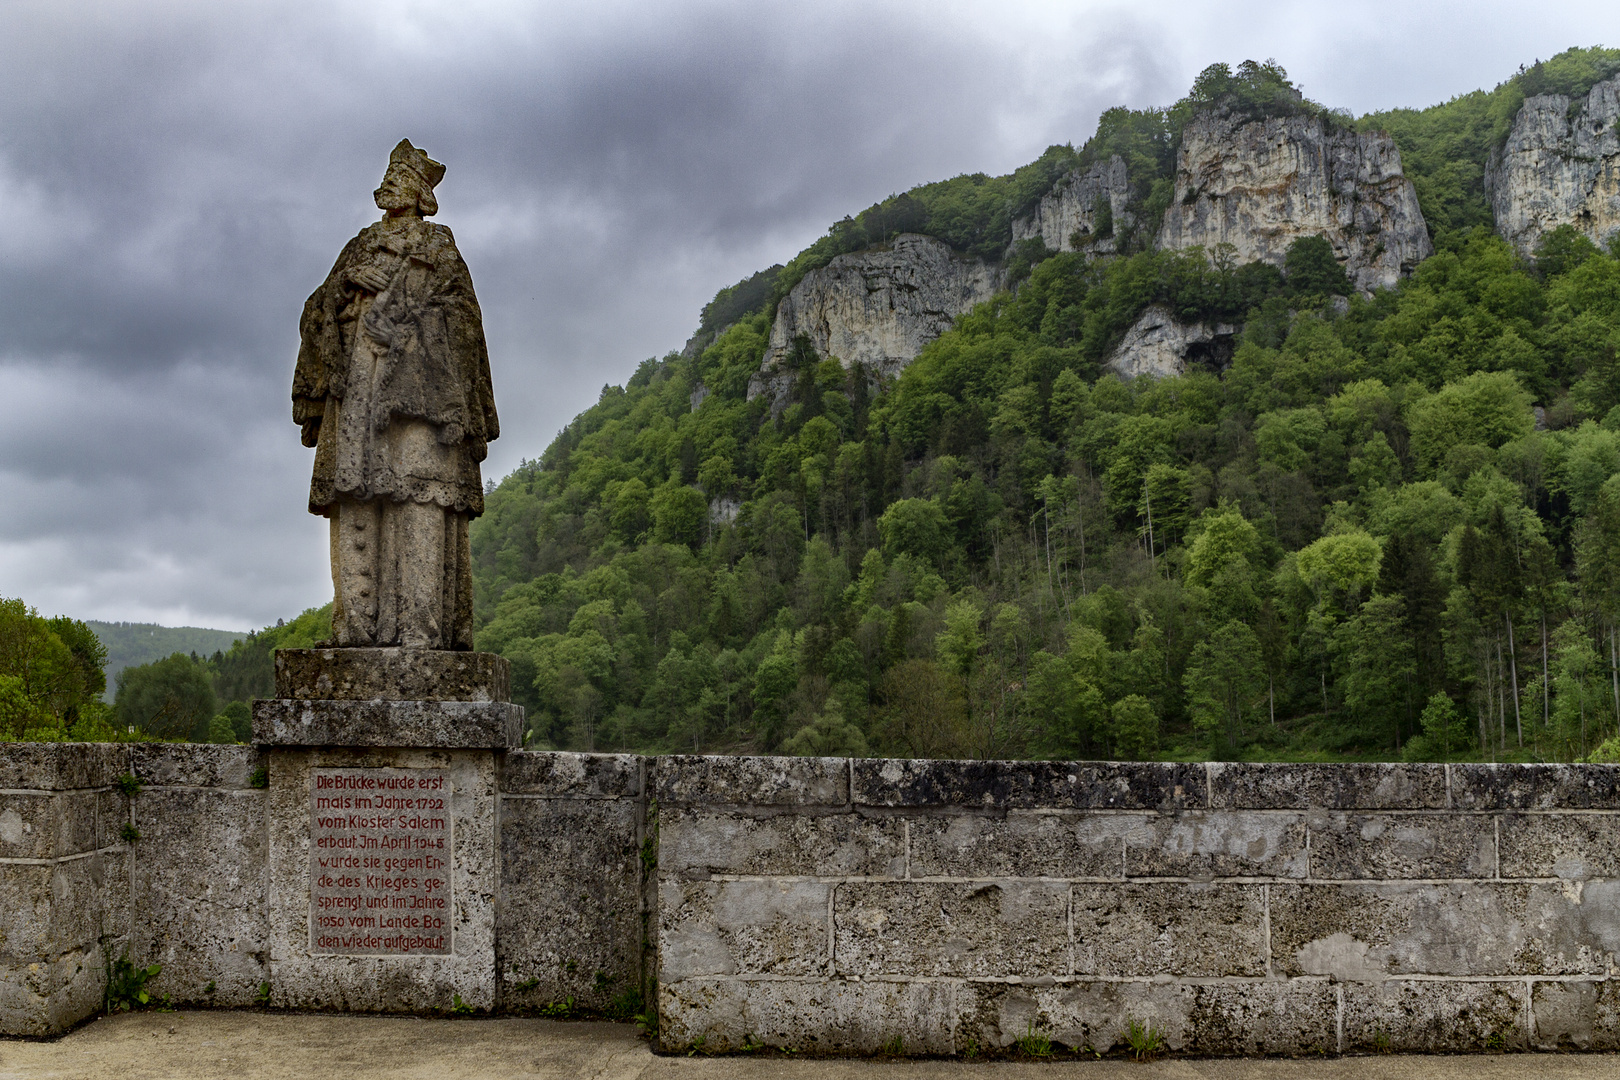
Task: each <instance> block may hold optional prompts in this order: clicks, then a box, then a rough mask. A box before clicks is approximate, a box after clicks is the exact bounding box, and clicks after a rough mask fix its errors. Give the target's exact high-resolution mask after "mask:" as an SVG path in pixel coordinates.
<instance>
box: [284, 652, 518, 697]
mask: <svg viewBox="0 0 1620 1080" xmlns="http://www.w3.org/2000/svg"><path fill="white" fill-rule="evenodd" d="M276 697H278V698H296V699H300V700H311V699H318V700H339V701H365V700H371V699H381V700H385V701H499V702H506V701H511V700H512V665H511V664H510V663H508V662H507V660H506V658H505V657H504V656H499V655H497V654H495V653H482V652H453V651H450V650H446V649H403V648H392V649H385V648H376V649H368V648H346V649H277V650H276Z"/></svg>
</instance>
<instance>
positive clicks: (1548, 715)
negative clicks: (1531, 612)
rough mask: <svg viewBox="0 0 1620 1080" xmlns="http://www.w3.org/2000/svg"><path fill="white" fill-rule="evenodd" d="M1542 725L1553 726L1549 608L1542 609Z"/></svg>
mask: <svg viewBox="0 0 1620 1080" xmlns="http://www.w3.org/2000/svg"><path fill="white" fill-rule="evenodd" d="M1541 726H1542V727H1544V728H1545V727H1552V690H1551V687H1550V686H1549V679H1548V675H1547V609H1546V608H1542V609H1541Z"/></svg>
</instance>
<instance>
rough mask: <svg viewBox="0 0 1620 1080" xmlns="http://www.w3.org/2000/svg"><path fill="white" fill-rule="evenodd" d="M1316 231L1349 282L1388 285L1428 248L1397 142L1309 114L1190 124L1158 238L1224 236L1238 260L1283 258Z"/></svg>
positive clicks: (1212, 241) (1180, 241) (1210, 116)
mask: <svg viewBox="0 0 1620 1080" xmlns="http://www.w3.org/2000/svg"><path fill="white" fill-rule="evenodd" d="M1317 235H1321V236H1324V237H1326V238H1327V240H1328V242H1329V243H1330V244H1332V245H1333V251H1334V253H1335V255H1337V256H1338V258H1339V261H1340V263H1341V264H1342V265H1343V266H1344V269H1345V272H1346V273H1347V274H1348V275H1349V277H1350V281H1351V282H1352V283H1353V284H1354V285H1355V287H1356V288H1358V289H1362V290H1371V289H1375V288H1389V287H1391V286H1393V285H1394V284H1395V283H1396V282H1397V281H1398V280H1400V278H1401V277H1402V275H1404V274H1407V273H1410V272H1411V270H1412V268H1413V267H1415V266H1416V265H1417V264H1418V263H1419V262H1421V261H1423V260H1424V259H1426V258H1428V257H1429V256H1430V255H1432V254H1433V253H1434V245H1433V244H1432V243H1430V241H1429V233H1428V229H1427V228H1426V227H1425V226H1424V223H1423V213H1422V211H1421V210H1419V209H1418V201H1417V192H1416V191H1415V190H1413V188H1412V182H1411V181H1410V180H1408V179H1407V178H1406V176H1405V174H1404V173H1402V171H1401V155H1400V151H1399V150H1397V149H1396V148H1395V141H1394V140H1393V139H1391V138H1390V137H1389V136H1388V135H1386V134H1384V133H1382V132H1354V131H1346V130H1333V131H1329V130H1328V129H1327V128H1326V126H1325V125H1324V124H1323V122H1322V121H1321V120H1319V119H1317V118H1315V117H1310V116H1285V117H1273V118H1271V119H1268V120H1255V121H1251V122H1249V123H1246V124H1240V123H1237V122H1235V121H1234V120H1233V119H1232V118H1230V117H1227V116H1224V115H1220V114H1216V113H1207V114H1205V115H1203V116H1200V117H1198V118H1197V119H1195V120H1193V121H1192V123H1190V124H1188V125H1187V128H1186V130H1185V132H1184V133H1183V135H1182V144H1181V152H1180V155H1179V157H1178V159H1177V162H1176V188H1175V200H1174V201H1173V202H1172V203H1171V204H1170V208H1169V209H1168V210H1166V211H1165V215H1164V223H1163V225H1162V226H1161V227H1160V229H1159V237H1158V243H1159V246H1160V247H1161V248H1170V249H1175V250H1180V249H1184V248H1189V247H1193V246H1194V245H1200V244H1201V245H1203V246H1204V247H1205V248H1208V249H1213V248H1214V247H1215V246H1216V245H1217V244H1231V245H1232V247H1233V249H1234V250H1233V252H1232V256H1233V258H1234V259H1235V261H1236V262H1238V263H1240V264H1241V263H1246V262H1253V261H1257V260H1261V261H1265V262H1268V263H1271V264H1273V265H1275V266H1279V267H1280V266H1281V265H1282V263H1283V256H1284V255H1285V254H1286V253H1287V251H1288V245H1289V244H1291V243H1292V242H1293V241H1294V240H1296V239H1298V238H1299V237H1302V236H1317Z"/></svg>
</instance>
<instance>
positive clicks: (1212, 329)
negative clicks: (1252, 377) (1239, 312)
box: [1103, 304, 1237, 379]
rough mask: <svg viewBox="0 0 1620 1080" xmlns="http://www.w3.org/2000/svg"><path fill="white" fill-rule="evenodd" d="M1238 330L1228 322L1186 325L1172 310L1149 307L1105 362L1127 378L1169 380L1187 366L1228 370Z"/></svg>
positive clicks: (1108, 366)
mask: <svg viewBox="0 0 1620 1080" xmlns="http://www.w3.org/2000/svg"><path fill="white" fill-rule="evenodd" d="M1236 334H1237V327H1235V326H1231V325H1229V324H1227V323H1217V324H1216V325H1214V326H1210V325H1208V324H1206V323H1201V322H1195V323H1183V322H1178V321H1177V320H1176V317H1175V315H1174V314H1173V313H1172V312H1171V311H1170V309H1169V308H1167V307H1164V306H1163V305H1160V304H1154V305H1152V306H1150V307H1148V308H1147V309H1146V310H1145V311H1143V312H1142V314H1141V315H1140V316H1139V317H1138V318H1137V320H1136V322H1135V323H1133V324H1132V325H1131V328H1130V329H1129V330H1127V331H1125V336H1124V337H1123V338H1121V339H1120V342H1119V344H1118V345H1117V346H1115V348H1114V351H1113V353H1112V354H1111V355H1110V356H1109V357H1108V359H1107V360H1106V361H1105V362H1104V365H1103V366H1104V367H1107V368H1108V369H1109V370H1111V371H1113V372H1114V373H1115V374H1116V375H1119V376H1120V377H1121V378H1124V379H1135V378H1138V377H1140V376H1143V375H1147V376H1150V377H1152V378H1155V379H1169V378H1172V377H1174V376H1176V375H1182V374H1185V373H1186V371H1187V365H1188V364H1207V365H1209V366H1211V367H1216V368H1222V367H1225V366H1226V365H1227V364H1228V363H1229V362H1230V361H1231V359H1232V350H1233V340H1234V336H1235V335H1236Z"/></svg>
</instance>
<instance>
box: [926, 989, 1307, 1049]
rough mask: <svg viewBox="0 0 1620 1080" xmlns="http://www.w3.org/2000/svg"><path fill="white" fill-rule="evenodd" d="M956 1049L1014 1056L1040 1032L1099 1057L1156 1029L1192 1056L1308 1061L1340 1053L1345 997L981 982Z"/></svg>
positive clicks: (1262, 991)
mask: <svg viewBox="0 0 1620 1080" xmlns="http://www.w3.org/2000/svg"><path fill="white" fill-rule="evenodd" d="M963 994H964V996H965V997H966V996H971V1003H964V1005H963V1008H962V1018H961V1022H960V1027H959V1029H958V1032H957V1046H958V1049H959V1050H960V1049H963V1048H965V1044H966V1043H967V1042H968V1040H969V1039H971V1040H973V1041H974V1042H976V1043H977V1044H978V1045H979V1046H980V1047H1001V1048H1005V1047H1010V1046H1012V1045H1013V1044H1014V1043H1015V1042H1016V1041H1017V1040H1018V1039H1019V1038H1021V1037H1023V1036H1025V1035H1027V1034H1029V1033H1030V1032H1032V1031H1033V1032H1037V1033H1040V1034H1044V1035H1046V1037H1047V1038H1050V1039H1052V1040H1054V1041H1056V1042H1059V1043H1061V1044H1063V1045H1064V1046H1067V1047H1071V1048H1074V1049H1080V1048H1082V1047H1090V1048H1091V1049H1092V1050H1094V1051H1096V1052H1098V1053H1106V1052H1108V1051H1109V1050H1110V1049H1114V1050H1124V1049H1126V1048H1127V1047H1128V1043H1127V1040H1126V1026H1127V1024H1129V1023H1130V1022H1132V1021H1135V1022H1136V1023H1138V1024H1141V1025H1143V1026H1144V1027H1148V1026H1151V1027H1152V1028H1153V1029H1154V1030H1155V1031H1157V1032H1158V1033H1159V1035H1160V1036H1161V1037H1162V1038H1163V1040H1164V1046H1165V1048H1166V1049H1167V1050H1170V1051H1172V1052H1175V1053H1186V1054H1222V1055H1224V1054H1305V1053H1321V1052H1323V1051H1332V1050H1334V1049H1335V1048H1336V1047H1337V1044H1338V1032H1337V1019H1338V1017H1337V1013H1338V998H1337V994H1336V993H1335V991H1334V988H1333V987H1332V986H1331V985H1329V984H1327V983H1326V982H1322V981H1309V980H1294V981H1290V982H1241V983H1213V984H1211V983H1203V984H1189V983H1172V982H1067V983H1058V984H1056V985H1047V986H1038V985H1037V986H1030V985H1022V986H1019V985H1012V986H1009V985H1007V984H1004V983H976V984H970V985H969V986H966V987H964V988H963Z"/></svg>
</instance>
